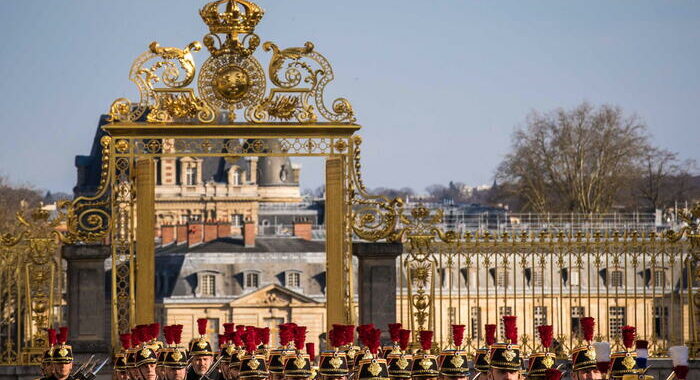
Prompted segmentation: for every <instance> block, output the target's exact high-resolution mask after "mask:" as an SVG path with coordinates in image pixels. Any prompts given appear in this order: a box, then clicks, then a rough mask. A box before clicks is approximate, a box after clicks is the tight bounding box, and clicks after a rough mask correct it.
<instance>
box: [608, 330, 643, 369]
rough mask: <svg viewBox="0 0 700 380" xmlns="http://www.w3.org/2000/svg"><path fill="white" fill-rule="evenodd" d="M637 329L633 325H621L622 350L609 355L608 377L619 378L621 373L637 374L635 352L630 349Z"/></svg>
mask: <svg viewBox="0 0 700 380" xmlns="http://www.w3.org/2000/svg"><path fill="white" fill-rule="evenodd" d="M636 332H637V329H636V328H635V327H633V326H622V344H623V345H624V347H625V350H624V351H618V352H614V353H613V354H612V355H611V356H610V359H611V363H610V377H611V378H613V379H621V378H622V376H623V375H637V374H638V373H639V371H638V370H639V368H638V367H637V360H636V358H637V353H636V352H635V351H633V350H632V346H634V338H635V335H636Z"/></svg>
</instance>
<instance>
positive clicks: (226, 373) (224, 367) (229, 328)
mask: <svg viewBox="0 0 700 380" xmlns="http://www.w3.org/2000/svg"><path fill="white" fill-rule="evenodd" d="M233 329H234V324H233V323H224V334H223V335H219V358H221V364H220V365H219V369H220V371H221V375H222V377H223V378H224V379H225V380H233V374H232V372H231V368H230V364H231V356H233V354H235V353H236V347H235V346H234V345H233V340H232V339H231V334H232V333H233V332H234V331H233Z"/></svg>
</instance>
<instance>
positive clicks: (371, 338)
mask: <svg viewBox="0 0 700 380" xmlns="http://www.w3.org/2000/svg"><path fill="white" fill-rule="evenodd" d="M381 336H382V330H380V329H370V330H368V331H367V347H368V348H369V352H371V353H372V354H373V355H377V353H378V352H379V346H380V343H379V338H380V337H381Z"/></svg>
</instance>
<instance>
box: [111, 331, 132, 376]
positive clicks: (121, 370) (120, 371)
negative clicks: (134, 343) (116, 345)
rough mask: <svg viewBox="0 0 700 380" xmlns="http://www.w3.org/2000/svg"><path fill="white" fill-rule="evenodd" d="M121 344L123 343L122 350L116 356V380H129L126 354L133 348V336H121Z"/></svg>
mask: <svg viewBox="0 0 700 380" xmlns="http://www.w3.org/2000/svg"><path fill="white" fill-rule="evenodd" d="M119 342H120V343H121V349H120V350H119V352H117V353H116V354H115V355H114V375H115V380H129V373H128V372H127V369H128V365H127V363H126V352H127V351H128V350H129V349H130V348H131V334H128V333H127V334H120V335H119Z"/></svg>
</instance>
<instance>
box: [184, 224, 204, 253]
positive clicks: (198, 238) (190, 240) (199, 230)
mask: <svg viewBox="0 0 700 380" xmlns="http://www.w3.org/2000/svg"><path fill="white" fill-rule="evenodd" d="M203 235H204V223H202V222H189V223H187V246H188V247H191V246H193V245H195V244H199V243H201V242H202V237H203Z"/></svg>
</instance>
